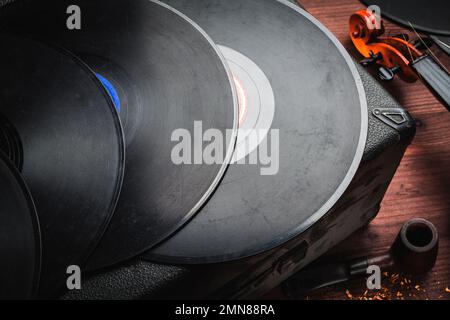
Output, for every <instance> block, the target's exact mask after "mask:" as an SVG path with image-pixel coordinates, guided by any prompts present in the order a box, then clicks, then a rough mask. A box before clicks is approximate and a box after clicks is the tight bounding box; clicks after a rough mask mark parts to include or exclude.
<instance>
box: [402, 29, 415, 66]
mask: <svg viewBox="0 0 450 320" xmlns="http://www.w3.org/2000/svg"><path fill="white" fill-rule="evenodd" d="M402 35H403V40H405V42H408V40H407V39H406V35H405V34H404V33H403V34H402ZM405 46H406V48H408V53H409V55H410V57H411V61H414V56H413V54H412V51H411V48H410V47H409V46H407V45H405Z"/></svg>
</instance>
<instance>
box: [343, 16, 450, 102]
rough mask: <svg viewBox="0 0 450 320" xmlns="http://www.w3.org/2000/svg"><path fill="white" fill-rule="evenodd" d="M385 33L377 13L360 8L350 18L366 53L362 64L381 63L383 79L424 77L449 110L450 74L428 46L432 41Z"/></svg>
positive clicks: (356, 41)
mask: <svg viewBox="0 0 450 320" xmlns="http://www.w3.org/2000/svg"><path fill="white" fill-rule="evenodd" d="M384 33H385V27H384V23H383V21H382V20H381V18H380V17H379V16H377V14H376V13H375V12H372V11H370V10H360V11H357V12H356V13H355V14H353V15H352V16H351V17H350V31H349V34H350V38H351V39H352V42H353V44H354V45H355V47H356V49H357V50H358V51H359V52H360V53H361V54H362V55H363V56H364V59H363V60H362V61H361V62H360V63H361V65H362V66H364V67H369V66H372V65H376V66H378V76H379V78H380V79H381V80H383V81H390V80H392V79H394V77H395V76H398V77H400V78H401V79H402V80H404V81H406V82H409V83H411V82H415V81H417V80H418V79H421V80H422V81H423V82H424V83H425V84H426V85H427V86H428V87H429V89H430V90H431V91H432V92H433V93H434V95H435V96H436V97H437V98H438V99H439V100H440V101H441V102H442V103H443V105H444V106H445V107H446V108H447V110H449V111H450V73H449V72H448V70H447V69H446V68H445V66H444V65H443V64H441V63H440V62H439V60H438V59H437V58H436V57H435V56H434V54H433V52H432V51H431V50H430V49H429V47H430V46H431V45H432V43H430V42H428V41H427V39H423V38H422V37H420V35H418V37H419V38H418V39H417V40H416V41H415V42H414V43H411V42H409V38H408V36H407V35H406V34H402V35H397V36H384Z"/></svg>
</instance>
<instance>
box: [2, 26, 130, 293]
mask: <svg viewBox="0 0 450 320" xmlns="http://www.w3.org/2000/svg"><path fill="white" fill-rule="evenodd" d="M0 42H1V44H2V50H0V70H1V73H0V115H1V119H2V121H1V123H2V127H3V128H4V130H3V132H4V136H5V138H4V143H3V148H2V149H3V151H5V152H6V153H8V155H9V157H10V158H11V159H13V160H14V162H15V164H16V166H18V167H19V169H20V170H21V172H22V175H23V177H24V179H25V181H26V183H27V185H28V187H29V189H30V191H31V194H32V196H33V199H34V201H35V204H36V208H37V212H38V215H39V220H40V226H41V233H42V246H43V250H42V253H43V259H42V276H41V285H40V289H41V290H40V292H41V294H42V295H49V294H53V293H54V290H55V289H57V288H58V287H59V286H60V285H62V283H64V282H65V281H63V280H64V279H65V277H66V276H67V275H66V270H67V268H68V266H70V265H82V264H83V263H84V262H85V260H86V258H87V255H88V254H89V253H90V252H91V251H92V250H93V248H94V247H95V245H96V244H97V243H98V241H99V240H100V237H101V236H102V234H103V232H104V230H105V228H106V226H107V224H108V221H109V220H110V217H111V215H112V213H113V212H114V209H115V205H116V203H117V199H118V196H119V192H120V186H121V182H122V178H123V167H124V142H123V136H122V131H121V126H120V120H119V117H118V114H117V112H116V110H115V108H114V105H113V103H112V101H111V99H110V98H109V96H108V93H107V92H106V91H105V90H104V89H103V86H102V84H101V83H100V81H98V80H97V78H96V77H95V75H94V74H93V73H92V72H91V70H90V69H88V68H87V67H86V66H85V65H84V64H83V63H82V62H80V61H79V60H78V59H76V58H74V57H73V56H72V55H71V54H69V53H67V52H66V51H63V50H59V49H56V48H53V47H50V46H47V45H44V44H42V43H38V42H36V41H33V40H27V39H25V38H20V37H15V36H8V35H1V36H0Z"/></svg>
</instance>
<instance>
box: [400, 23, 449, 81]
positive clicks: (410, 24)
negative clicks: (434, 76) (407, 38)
mask: <svg viewBox="0 0 450 320" xmlns="http://www.w3.org/2000/svg"><path fill="white" fill-rule="evenodd" d="M408 23H409V26H410V27H411V29H412V30H413V31H414V33H415V34H416V36H417V37H418V38H419V40H420V42H422V44H423V45H424V46H425V48H427V50H426V51H427V52H428V53H429V54H430V55H431V56H432V57H433V58H434V59H435V61H436V62H437V63H438V64H439V65H440V66H441V67H442V68H443V69H444V70H445V71H447V73H450V72H449V71H448V69H447V68H446V67H445V65H444V64H443V63H442V62H441V60H439V58H438V57H437V56H436V55H435V54H434V52H433V51H432V50H431V49H430V48H429V47H428V46H427V44H426V43H425V41H424V40H423V38H422V36H421V35H420V34H419V33H418V32H417V30H416V28H414V26H413V25H412V23H411V22H410V21H408Z"/></svg>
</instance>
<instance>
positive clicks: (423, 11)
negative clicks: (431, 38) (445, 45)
mask: <svg viewBox="0 0 450 320" xmlns="http://www.w3.org/2000/svg"><path fill="white" fill-rule="evenodd" d="M362 2H363V3H364V4H365V5H367V6H372V5H376V6H378V7H379V8H380V9H381V15H382V16H385V17H387V18H389V19H390V20H392V21H394V22H397V23H399V24H401V25H403V26H405V27H407V28H411V26H412V27H413V28H414V29H416V30H417V31H422V32H426V33H431V34H440V35H450V2H449V1H448V0H429V1H426V0H362Z"/></svg>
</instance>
